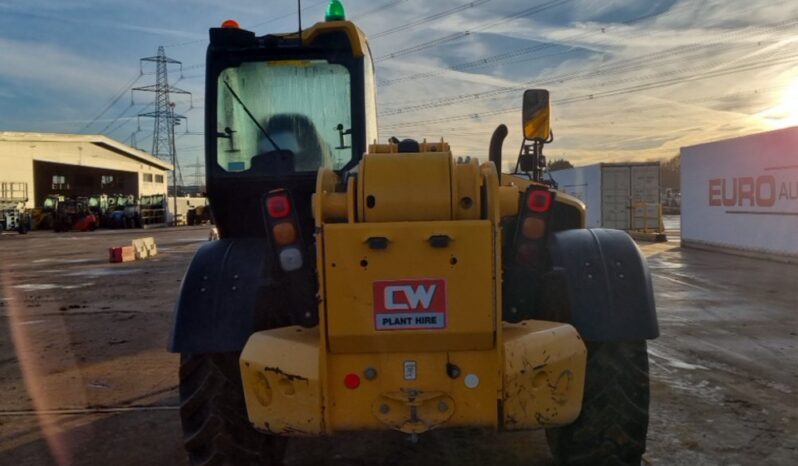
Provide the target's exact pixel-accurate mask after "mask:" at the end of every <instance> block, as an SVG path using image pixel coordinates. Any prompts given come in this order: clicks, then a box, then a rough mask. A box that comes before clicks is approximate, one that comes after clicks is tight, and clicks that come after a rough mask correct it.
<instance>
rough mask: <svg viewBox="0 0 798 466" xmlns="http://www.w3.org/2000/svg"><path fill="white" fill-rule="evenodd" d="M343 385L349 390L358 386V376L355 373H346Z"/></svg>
mask: <svg viewBox="0 0 798 466" xmlns="http://www.w3.org/2000/svg"><path fill="white" fill-rule="evenodd" d="M344 386H345V387H346V388H348V389H350V390H354V389H356V388H357V387H359V386H360V376H359V375H357V374H355V373H349V374H346V377H344Z"/></svg>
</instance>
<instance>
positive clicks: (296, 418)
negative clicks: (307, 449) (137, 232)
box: [170, 1, 658, 465]
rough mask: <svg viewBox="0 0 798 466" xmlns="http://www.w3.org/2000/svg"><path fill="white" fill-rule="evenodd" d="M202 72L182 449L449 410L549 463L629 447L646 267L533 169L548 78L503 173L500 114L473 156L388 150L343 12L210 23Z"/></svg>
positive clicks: (648, 333)
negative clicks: (536, 433)
mask: <svg viewBox="0 0 798 466" xmlns="http://www.w3.org/2000/svg"><path fill="white" fill-rule="evenodd" d="M333 3H337V2H336V1H334V2H333ZM206 86H207V89H206V94H205V95H206V104H205V110H206V121H205V123H206V124H205V138H206V139H205V143H206V167H207V189H208V197H209V200H210V205H211V208H212V211H213V215H214V218H215V220H216V225H217V227H218V232H219V240H218V241H212V242H209V243H207V244H206V245H204V246H203V247H202V248H201V249H200V250H199V251H198V252H197V253H196V256H195V257H194V259H193V261H192V263H191V264H190V266H189V269H188V271H187V273H186V276H185V278H184V280H183V283H182V287H181V290H180V297H179V301H178V304H177V309H176V312H175V321H174V325H173V331H172V336H171V341H170V349H171V351H174V352H179V353H181V356H182V357H181V367H180V397H181V409H180V414H181V418H182V425H183V430H184V434H185V448H186V450H187V452H188V455H189V458H190V462H191V464H194V465H205V464H280V463H281V460H282V456H283V452H284V450H285V442H286V439H289V438H291V437H308V436H330V435H335V434H336V433H339V432H348V431H375V430H387V429H393V430H396V431H400V432H404V433H406V434H408V435H409V436H412V437H414V438H418V437H419V436H421V440H422V441H423V435H424V433H425V432H428V431H430V430H432V429H447V428H458V427H480V428H487V429H495V430H497V431H515V430H523V429H545V430H546V435H547V438H548V441H549V444H550V447H551V451H552V454H553V456H554V457H555V459H556V461H558V462H559V463H561V464H586V465H588V464H589V465H601V464H639V463H640V461H641V455H642V454H643V453H644V451H645V441H646V432H647V427H648V400H649V387H648V360H647V353H646V340H647V339H651V338H655V337H656V336H657V335H658V327H657V320H656V313H655V308H654V300H653V293H652V288H651V279H650V276H649V273H648V270H647V267H646V264H645V261H644V259H643V257H642V255H641V253H640V251H639V249H638V248H637V246H636V245H635V244H634V242H633V241H632V240H631V239H630V238H629V236H628V235H626V234H625V233H623V232H620V231H614V230H603V229H592V230H591V229H585V228H584V222H585V221H584V218H585V208H584V205H583V204H582V203H581V202H580V201H579V200H577V199H575V198H573V197H570V196H568V195H566V194H564V193H562V192H559V191H557V190H556V189H554V187H553V186H552V184H551V183H548V182H546V181H544V179H543V171H544V167H545V157H544V155H543V147H544V145H545V144H546V143H547V142H550V141H551V139H552V131H551V129H550V127H549V107H550V104H549V95H548V92H547V91H545V90H529V91H527V92H526V93H524V96H523V108H522V113H523V116H522V119H523V138H524V139H523V141H524V142H523V145H522V149H521V151H520V154H519V157H518V162H517V164H516V169H515V171H514V173H510V174H503V173H500V168H501V166H502V164H501V146H502V142H503V140H504V139H505V137H506V136H507V128H506V127H505V126H504V125H501V126H499V128H497V129H496V131H495V132H494V134H493V137H492V139H491V141H490V142H489V157H488V160H483V161H478V160H477V159H475V158H469V157H462V156H458V155H457V154H453V153H452V151H451V150H450V147H449V144H447V143H446V142H445V141H443V140H441V141H436V142H425V141H422V142H418V141H415V140H411V139H405V140H402V141H398V140H396V139H394V138H392V139H391V140H390V141H388V142H384V143H381V142H380V139H379V138H378V135H377V118H376V114H377V108H376V98H375V89H376V83H375V77H374V67H373V64H372V58H371V54H370V50H369V46H368V43H367V41H366V38H365V36H364V34H363V32H362V31H360V30H359V29H358V28H357V27H356V26H355V25H354V24H352V23H351V22H348V21H346V20H344V18H343V15H342V14H340V15H336V14H332V15H328V21H325V22H321V23H318V24H315V25H314V26H312V27H310V28H308V29H305V30H301V32H295V33H286V34H269V35H265V36H256V35H255V34H254V33H253V32H250V31H247V30H245V29H241V28H240V27H238V24H237V23H235V22H233V21H227V22H225V24H224V27H221V28H213V29H211V30H210V45H209V47H208V52H207V78H206ZM486 145H488V141H486Z"/></svg>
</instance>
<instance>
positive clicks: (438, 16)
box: [370, 0, 491, 40]
mask: <svg viewBox="0 0 798 466" xmlns="http://www.w3.org/2000/svg"><path fill="white" fill-rule="evenodd" d="M489 1H491V0H477V1H475V2H471V3H466V4H463V5H458V6H456V7H454V8H449V9H448V10H444V11H440V12H438V13H435V14H432V15H429V16H425V17H423V18H420V19H417V20H415V21H410V22H409V23H405V24H402V25H399V26H396V27H392V28H390V29H386V30H384V31H382V32H379V33H377V34H373V35H372V36H371V37H370V39H372V40H373V39H379V38H380V37H385V36H388V35H391V34H394V33H397V32H401V31H406V30H408V29H412V28H414V27H416V26H420V25H422V24H425V23H429V22H432V21H435V20H438V19H441V18H445V17H447V16H451V15H453V14H455V13H459V12H461V11H465V10H468V9H470V8H474V7H475V6H479V5H482V4H483V3H487V2H489Z"/></svg>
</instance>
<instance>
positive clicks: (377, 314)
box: [374, 278, 447, 330]
mask: <svg viewBox="0 0 798 466" xmlns="http://www.w3.org/2000/svg"><path fill="white" fill-rule="evenodd" d="M446 307H447V302H446V280H444V279H442V278H434V279H415V280H383V281H376V282H374V328H375V329H376V330H424V329H444V328H446Z"/></svg>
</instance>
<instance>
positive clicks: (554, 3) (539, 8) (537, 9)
mask: <svg viewBox="0 0 798 466" xmlns="http://www.w3.org/2000/svg"><path fill="white" fill-rule="evenodd" d="M571 1H573V0H550V1H548V2H543V3H541V4H539V5H535V6H533V7H531V8H526V9H524V10H521V11H519V12H517V13H514V14H512V15H509V16H504V17H502V18H501V19H499V20H498V21H493V22H490V23H487V24H483V25H482V26H479V27H476V28H473V29H470V30H467V31H460V32H455V33H452V34H449V35H446V36H443V37H439V38H437V39H433V40H430V41H427V42H422V43H420V44H416V45H413V46H410V47H406V48H403V49H399V50H396V51H394V52H391V53H389V54H386V55H383V56H381V57H377V58H375V59H374V61H375V62H381V61H385V60H391V59H394V58H398V57H403V56H405V55H410V54H412V53H416V52H420V51H422V50H426V49H429V48H432V47H437V46H438V45H441V44H445V43H448V42H452V41H455V40H458V39H462V38H463V37H466V36H469V35H471V34H472V33H474V32H482V31H485V30H488V29H490V28H492V27H494V26H498V25H499V24H504V23H507V22H510V21H513V20H516V19H518V18H522V17H525V16H532V15H535V14H538V13H542V12H544V11H546V10H549V9H551V8H555V7H558V6H560V5H563V4H565V3H569V2H571Z"/></svg>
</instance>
